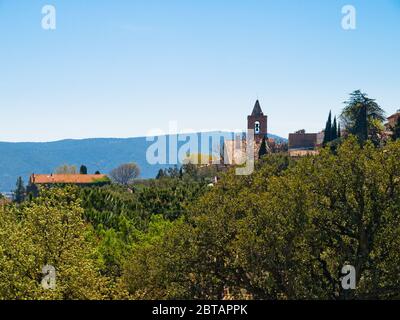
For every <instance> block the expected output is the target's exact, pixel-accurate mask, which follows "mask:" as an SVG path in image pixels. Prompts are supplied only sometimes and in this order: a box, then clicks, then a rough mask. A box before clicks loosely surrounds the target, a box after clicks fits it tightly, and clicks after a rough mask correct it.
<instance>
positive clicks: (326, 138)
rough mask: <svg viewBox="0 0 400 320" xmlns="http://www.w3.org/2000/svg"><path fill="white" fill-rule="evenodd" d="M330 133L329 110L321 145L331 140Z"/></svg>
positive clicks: (330, 115) (330, 113)
mask: <svg viewBox="0 0 400 320" xmlns="http://www.w3.org/2000/svg"><path fill="white" fill-rule="evenodd" d="M331 135H332V112H331V111H329V116H328V120H327V121H326V125H325V131H324V141H323V145H326V144H327V143H328V142H330V141H332V137H331Z"/></svg>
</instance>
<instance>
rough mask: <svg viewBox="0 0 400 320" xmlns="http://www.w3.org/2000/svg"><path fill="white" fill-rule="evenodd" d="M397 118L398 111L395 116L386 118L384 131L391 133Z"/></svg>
mask: <svg viewBox="0 0 400 320" xmlns="http://www.w3.org/2000/svg"><path fill="white" fill-rule="evenodd" d="M399 118H400V109H399V110H397V112H396V113H395V114H392V115H391V116H390V117H388V118H387V120H388V122H387V123H386V124H385V128H386V130H387V131H391V130H392V128H393V127H394V126H395V125H396V123H397V121H398V120H399Z"/></svg>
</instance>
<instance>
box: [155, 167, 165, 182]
mask: <svg viewBox="0 0 400 320" xmlns="http://www.w3.org/2000/svg"><path fill="white" fill-rule="evenodd" d="M164 177H165V173H164V170H163V169H160V170H158V173H157V176H156V179H157V180H158V179H162V178H164Z"/></svg>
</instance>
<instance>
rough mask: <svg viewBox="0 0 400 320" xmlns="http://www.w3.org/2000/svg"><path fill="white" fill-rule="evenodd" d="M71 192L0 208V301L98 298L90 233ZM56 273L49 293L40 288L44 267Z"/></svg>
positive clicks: (101, 288)
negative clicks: (20, 205)
mask: <svg viewBox="0 0 400 320" xmlns="http://www.w3.org/2000/svg"><path fill="white" fill-rule="evenodd" d="M75 194H76V191H75V190H74V189H72V188H63V189H52V190H43V191H42V192H41V196H40V197H38V198H36V199H34V200H33V201H31V202H29V203H27V204H26V205H25V206H23V207H19V208H13V207H3V208H1V207H0V243H1V245H0V299H68V300H72V299H102V298H106V297H108V296H109V289H108V281H107V279H106V278H104V277H102V276H100V274H99V272H98V269H97V267H96V264H95V262H94V260H93V259H92V255H93V252H94V247H93V244H92V243H91V242H89V241H88V240H87V239H88V236H89V234H90V229H89V228H88V227H87V225H86V224H85V222H84V221H83V219H82V213H83V210H82V208H81V207H80V204H79V200H78V199H77V198H76V196H75ZM48 265H50V266H52V267H54V268H55V272H56V274H55V275H56V278H55V279H56V283H55V284H56V286H55V288H54V289H51V290H50V289H47V290H46V289H44V288H43V287H42V285H41V282H42V279H43V277H44V275H43V274H42V269H43V267H44V266H48Z"/></svg>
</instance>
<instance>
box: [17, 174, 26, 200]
mask: <svg viewBox="0 0 400 320" xmlns="http://www.w3.org/2000/svg"><path fill="white" fill-rule="evenodd" d="M25 197H26V188H25V186H24V181H23V180H22V178H21V177H18V179H17V182H16V188H15V190H14V201H15V202H16V203H22V202H23V201H24V200H25Z"/></svg>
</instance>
